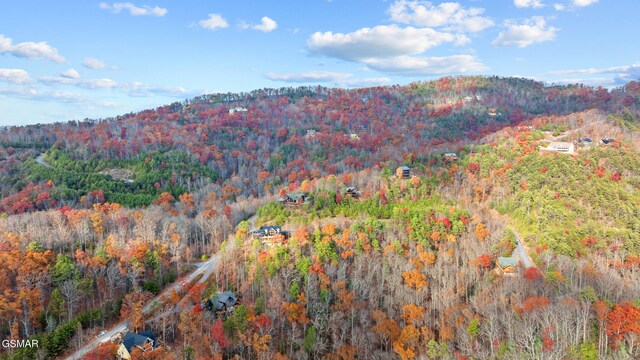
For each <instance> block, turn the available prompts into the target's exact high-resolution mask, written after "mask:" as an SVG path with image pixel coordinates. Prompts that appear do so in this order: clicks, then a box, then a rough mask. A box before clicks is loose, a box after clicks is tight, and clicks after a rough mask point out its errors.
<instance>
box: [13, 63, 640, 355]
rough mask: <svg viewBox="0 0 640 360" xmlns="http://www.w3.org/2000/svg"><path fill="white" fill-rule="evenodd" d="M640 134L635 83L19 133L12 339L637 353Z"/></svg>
mask: <svg viewBox="0 0 640 360" xmlns="http://www.w3.org/2000/svg"><path fill="white" fill-rule="evenodd" d="M639 129H640V84H639V83H638V82H630V83H628V84H627V85H625V86H623V87H620V88H616V89H612V90H607V89H603V88H591V87H585V86H581V85H569V86H545V85H544V84H542V83H540V82H536V81H533V80H529V79H521V78H499V77H481V76H472V77H447V78H442V79H439V80H433V81H428V82H419V83H413V84H410V85H406V86H390V87H375V88H364V89H351V90H345V89H329V88H324V87H299V88H282V89H262V90H256V91H253V92H250V93H240V94H232V93H227V94H210V95H203V96H199V97H196V98H193V99H190V100H185V101H183V102H177V103H173V104H170V105H167V106H162V107H159V108H156V109H152V110H146V111H142V112H139V113H135V114H134V113H131V114H127V115H123V116H118V117H116V118H108V119H100V120H88V119H87V120H83V121H70V122H67V123H57V124H50V125H31V126H22V127H7V128H3V129H1V130H0V179H1V181H0V214H1V215H0V263H1V264H3V266H2V269H0V339H25V338H30V339H37V340H39V341H40V344H41V346H40V347H39V348H32V349H26V348H25V349H11V350H7V351H4V352H1V353H0V357H1V358H3V359H4V358H7V359H41V358H56V357H61V356H63V355H64V354H67V355H68V354H70V353H72V352H74V351H76V350H79V349H82V348H83V346H84V345H87V344H92V343H94V342H95V336H96V335H98V333H99V332H100V330H101V329H110V328H111V327H112V326H113V325H116V324H120V323H121V321H123V322H126V324H128V326H129V330H131V331H135V332H141V331H142V330H144V329H150V330H152V331H153V332H154V333H155V334H156V336H157V337H158V339H160V340H161V346H160V347H159V348H158V349H155V350H153V351H151V350H150V349H137V350H134V352H135V351H138V350H140V351H141V352H142V350H145V351H144V358H156V359H173V358H175V359H178V358H187V359H205V358H206V359H208V358H217V359H218V358H233V357H234V356H239V357H241V358H251V359H267V358H281V359H284V358H296V359H305V358H321V357H323V358H332V359H354V358H361V359H362V358H366V359H369V358H372V359H386V358H396V357H400V358H402V359H412V358H425V357H427V358H432V359H436V358H458V359H471V358H482V359H484V358H490V359H494V358H497V359H523V358H530V359H538V358H544V359H547V358H548V359H556V358H576V359H594V358H611V359H633V358H637V357H638V356H640V349H639V348H638V344H637V342H638V337H639V336H640V286H639V285H638V284H640V272H639V271H638V270H639V269H640V149H639V146H638V145H640V133H639V132H638V130H639ZM558 144H561V145H562V146H566V147H567V148H566V149H568V150H561V151H560V150H557V149H556V148H554V146H558ZM401 165H405V166H408V168H409V173H408V175H407V176H405V175H404V174H403V172H402V171H401V169H400V171H399V172H396V168H397V167H398V166H401ZM288 199H291V200H292V201H290V202H289V201H288ZM294 199H295V200H294ZM263 226H266V228H262V229H271V230H273V231H276V234H271V235H269V236H265V235H264V234H263V233H260V232H259V231H258V230H259V229H260V228H261V227H263ZM276 229H277V230H276ZM281 230H282V232H280V231H281ZM261 234H262V235H261ZM517 257H519V260H518V259H516V260H515V263H516V264H517V265H514V266H509V265H508V262H509V261H513V260H510V259H514V258H517ZM504 259H507V260H504ZM528 261H530V262H531V266H529V265H525V264H526V263H528ZM505 264H506V265H505ZM195 269H197V270H195ZM205 270H208V271H205ZM223 292H231V293H232V294H233V296H237V298H238V299H239V303H238V304H236V306H234V307H233V310H229V311H227V312H226V313H224V314H220V313H219V314H216V313H215V312H212V311H210V310H209V309H208V308H207V306H206V305H205V304H206V303H207V300H211V299H213V298H214V297H215V296H218V295H216V294H221V293H223ZM156 296H158V297H156ZM118 345H119V343H118V341H117V340H116V339H113V341H106V342H105V343H104V344H102V345H100V346H97V347H92V348H91V349H89V350H90V351H86V352H85V353H83V355H82V356H83V357H84V358H87V359H105V358H115V351H116V350H117V348H118ZM134 355H135V356H138V357H139V358H143V357H142V356H143V355H142V354H134ZM135 356H134V358H136V357H135Z"/></svg>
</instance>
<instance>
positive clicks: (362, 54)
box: [307, 25, 486, 76]
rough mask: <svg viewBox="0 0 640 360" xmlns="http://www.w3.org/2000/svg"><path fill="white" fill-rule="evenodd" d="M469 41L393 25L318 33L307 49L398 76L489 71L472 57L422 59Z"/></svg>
mask: <svg viewBox="0 0 640 360" xmlns="http://www.w3.org/2000/svg"><path fill="white" fill-rule="evenodd" d="M468 41H469V39H468V38H467V37H466V36H465V35H462V34H456V35H454V34H450V33H446V32H439V31H436V30H434V29H430V28H414V27H406V28H401V27H399V26H397V25H390V26H376V27H374V28H363V29H360V30H357V31H355V32H352V33H348V34H341V33H332V32H324V33H322V32H316V33H314V34H313V35H311V37H310V38H309V39H308V40H307V48H308V49H309V50H310V51H311V52H313V53H315V54H318V55H324V56H330V57H334V58H338V59H341V60H346V61H353V62H358V63H362V64H364V65H366V66H367V68H368V69H371V70H377V71H382V72H386V73H389V74H395V75H407V76H409V75H436V74H451V73H456V74H458V73H468V72H480V71H484V70H486V67H485V66H484V65H483V64H482V63H480V62H479V61H478V60H477V59H476V58H475V57H474V56H471V55H454V56H447V57H424V56H418V55H419V54H422V53H424V52H425V51H427V50H428V49H430V48H432V47H434V46H438V45H440V44H443V43H453V44H454V45H463V44H465V43H467V42H468Z"/></svg>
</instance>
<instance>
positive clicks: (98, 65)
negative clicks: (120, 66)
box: [82, 57, 111, 70]
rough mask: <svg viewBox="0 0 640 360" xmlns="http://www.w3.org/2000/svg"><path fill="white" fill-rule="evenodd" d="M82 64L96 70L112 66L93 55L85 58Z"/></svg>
mask: <svg viewBox="0 0 640 360" xmlns="http://www.w3.org/2000/svg"><path fill="white" fill-rule="evenodd" d="M82 66H84V67H86V68H89V69H94V70H101V69H107V68H111V66H109V65H107V64H106V63H105V62H104V61H102V60H100V59H96V58H92V57H88V58H86V59H84V61H83V62H82Z"/></svg>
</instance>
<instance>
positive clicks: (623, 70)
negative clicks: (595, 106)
mask: <svg viewBox="0 0 640 360" xmlns="http://www.w3.org/2000/svg"><path fill="white" fill-rule="evenodd" d="M550 74H552V75H561V76H575V75H581V76H584V75H612V76H613V77H612V78H609V80H610V82H611V83H615V84H619V85H621V84H626V83H627V82H629V81H631V80H637V79H638V78H640V62H637V63H635V64H633V65H623V66H612V67H608V68H600V69H598V68H588V69H577V70H560V71H552V72H550ZM570 80H573V79H570ZM581 80H583V81H585V80H593V79H581ZM557 81H561V80H557ZM563 81H568V80H563Z"/></svg>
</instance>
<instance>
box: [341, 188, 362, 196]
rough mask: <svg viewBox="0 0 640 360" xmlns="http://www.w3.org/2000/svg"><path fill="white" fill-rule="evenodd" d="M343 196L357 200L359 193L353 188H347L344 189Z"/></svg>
mask: <svg viewBox="0 0 640 360" xmlns="http://www.w3.org/2000/svg"><path fill="white" fill-rule="evenodd" d="M344 196H351V197H352V198H354V199H357V198H359V197H360V191H358V190H357V189H356V188H354V187H347V188H345V189H344Z"/></svg>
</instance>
